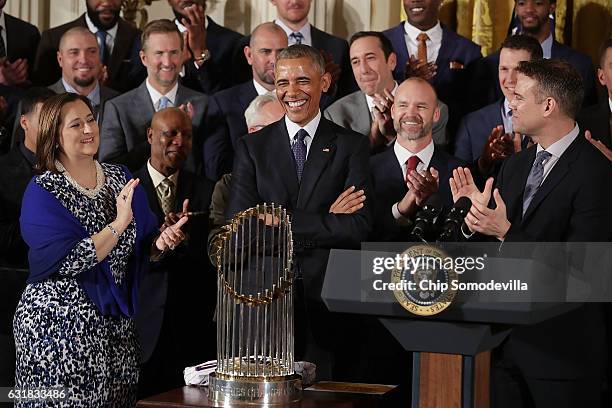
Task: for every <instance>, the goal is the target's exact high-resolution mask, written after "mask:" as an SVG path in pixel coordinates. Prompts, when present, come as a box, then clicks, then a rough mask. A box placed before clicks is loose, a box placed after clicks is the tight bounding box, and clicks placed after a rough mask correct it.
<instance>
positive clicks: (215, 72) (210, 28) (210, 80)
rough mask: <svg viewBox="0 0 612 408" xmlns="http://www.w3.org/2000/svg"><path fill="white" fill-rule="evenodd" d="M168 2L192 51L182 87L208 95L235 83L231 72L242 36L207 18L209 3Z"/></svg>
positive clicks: (169, 0) (199, 0) (191, 0)
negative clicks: (207, 4)
mask: <svg viewBox="0 0 612 408" xmlns="http://www.w3.org/2000/svg"><path fill="white" fill-rule="evenodd" d="M168 3H169V4H170V6H171V7H172V12H173V13H174V16H175V17H176V18H175V20H174V22H175V23H176V25H177V27H178V28H179V30H180V31H181V33H183V36H184V38H185V44H186V49H187V50H189V57H190V59H188V60H186V61H185V76H184V78H183V80H182V83H183V85H185V86H188V87H190V88H192V89H194V90H196V91H198V92H203V93H205V94H208V95H209V94H212V93H214V92H216V91H219V90H221V89H225V88H228V87H230V86H232V85H234V84H236V82H234V79H235V77H234V76H233V75H229V74H228V71H230V70H231V69H232V59H233V58H234V54H235V52H236V48H237V47H238V43H239V41H240V40H241V39H242V37H243V36H242V35H241V34H239V33H237V32H235V31H232V30H230V29H229V28H226V27H223V26H220V25H219V24H217V23H215V22H214V21H213V19H212V18H210V17H209V16H207V15H205V12H206V0H168Z"/></svg>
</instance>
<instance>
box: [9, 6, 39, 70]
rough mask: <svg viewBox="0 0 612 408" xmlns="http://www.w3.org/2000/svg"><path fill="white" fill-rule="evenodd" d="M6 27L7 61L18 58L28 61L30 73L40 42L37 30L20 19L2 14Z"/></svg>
mask: <svg viewBox="0 0 612 408" xmlns="http://www.w3.org/2000/svg"><path fill="white" fill-rule="evenodd" d="M4 23H5V25H6V28H5V29H6V42H7V44H6V56H7V57H8V60H9V61H11V62H12V61H15V60H16V59H19V58H25V59H26V60H28V70H29V72H30V73H32V67H33V66H34V57H35V55H36V48H38V43H39V42H40V33H39V32H38V28H36V27H35V26H33V25H32V24H30V23H28V22H25V21H23V20H21V19H18V18H16V17H13V16H11V15H8V14H6V13H4Z"/></svg>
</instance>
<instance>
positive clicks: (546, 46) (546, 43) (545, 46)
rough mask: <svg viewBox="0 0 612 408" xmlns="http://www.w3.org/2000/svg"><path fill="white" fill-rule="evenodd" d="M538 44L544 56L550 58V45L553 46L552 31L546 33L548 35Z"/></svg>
mask: <svg viewBox="0 0 612 408" xmlns="http://www.w3.org/2000/svg"><path fill="white" fill-rule="evenodd" d="M540 46H541V47H542V52H543V53H544V58H545V59H550V58H551V56H552V46H553V35H552V32H551V33H550V34H549V35H548V37H547V38H546V39H545V40H544V41H542V44H540Z"/></svg>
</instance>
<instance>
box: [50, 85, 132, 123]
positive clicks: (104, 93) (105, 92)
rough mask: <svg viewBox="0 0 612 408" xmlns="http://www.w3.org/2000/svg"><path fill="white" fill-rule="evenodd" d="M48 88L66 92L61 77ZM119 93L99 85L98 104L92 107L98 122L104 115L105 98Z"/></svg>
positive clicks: (59, 92)
mask: <svg viewBox="0 0 612 408" xmlns="http://www.w3.org/2000/svg"><path fill="white" fill-rule="evenodd" d="M48 88H49V89H50V90H52V91H53V92H55V93H57V94H61V93H64V92H66V88H64V83H63V82H62V79H61V78H60V79H59V80H58V81H57V82H56V83H54V84H53V85H49V86H48ZM119 95H121V94H120V93H119V92H117V91H115V90H114V89H111V88H108V87H106V86H104V85H100V105H99V106H98V107H96V106H94V107H93V108H94V110H97V111H96V113H97V116H96V120H97V121H98V123H102V117H103V116H104V103H105V102H106V101H107V100H109V99H111V98H114V97H115V96H119Z"/></svg>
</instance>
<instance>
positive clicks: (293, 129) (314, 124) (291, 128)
mask: <svg viewBox="0 0 612 408" xmlns="http://www.w3.org/2000/svg"><path fill="white" fill-rule="evenodd" d="M319 122H321V110H320V109H319V111H318V112H317V116H315V117H314V118H313V119H312V120H311V121H310V122H308V123H307V124H306V126H304V127H302V126H300V125H298V124H297V123H295V122H292V121H291V120H290V119H289V117H288V116H287V115H285V125H286V126H287V133H288V134H289V141H293V138H294V137H295V134H296V133H297V132H298V130H300V129H304V130H305V131H306V132H308V136H310V137H311V138H313V139H314V135H315V133H317V128H318V127H319Z"/></svg>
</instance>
